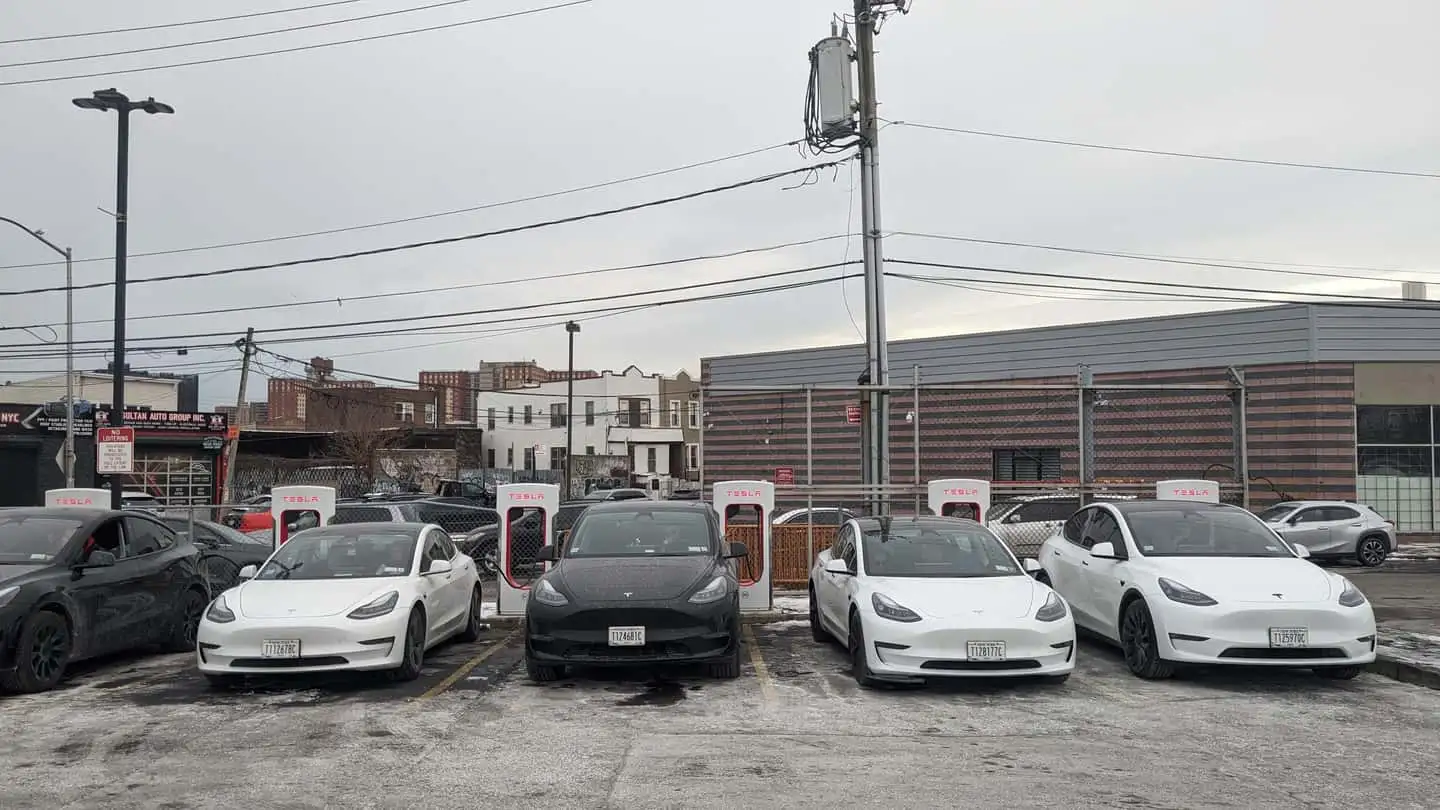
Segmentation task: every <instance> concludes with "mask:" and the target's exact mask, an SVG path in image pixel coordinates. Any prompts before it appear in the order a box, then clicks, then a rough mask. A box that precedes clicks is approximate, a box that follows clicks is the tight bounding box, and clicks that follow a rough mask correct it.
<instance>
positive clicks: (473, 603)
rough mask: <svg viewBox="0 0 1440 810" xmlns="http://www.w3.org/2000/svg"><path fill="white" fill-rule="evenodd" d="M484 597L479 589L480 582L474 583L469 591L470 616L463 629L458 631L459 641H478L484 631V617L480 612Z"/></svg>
mask: <svg viewBox="0 0 1440 810" xmlns="http://www.w3.org/2000/svg"><path fill="white" fill-rule="evenodd" d="M484 605H485V599H484V596H483V593H482V591H481V590H480V583H478V582H477V583H475V588H474V590H472V591H471V592H470V616H469V618H468V619H466V620H465V629H463V630H461V631H460V635H459V639H460V640H461V641H466V642H469V641H479V640H480V636H481V635H482V634H483V633H484V632H485V621H484V617H482V616H481V615H480V614H481V612H482V610H483V608H484Z"/></svg>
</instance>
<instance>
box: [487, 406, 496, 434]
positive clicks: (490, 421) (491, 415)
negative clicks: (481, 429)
mask: <svg viewBox="0 0 1440 810" xmlns="http://www.w3.org/2000/svg"><path fill="white" fill-rule="evenodd" d="M485 427H487V428H489V429H491V430H494V429H495V409H494V408H486V409H485Z"/></svg>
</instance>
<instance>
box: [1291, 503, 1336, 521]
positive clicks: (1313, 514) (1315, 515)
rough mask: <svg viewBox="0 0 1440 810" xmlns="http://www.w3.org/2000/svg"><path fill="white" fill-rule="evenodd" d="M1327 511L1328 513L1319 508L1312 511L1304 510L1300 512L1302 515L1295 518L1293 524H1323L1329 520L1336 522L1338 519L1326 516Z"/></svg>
mask: <svg viewBox="0 0 1440 810" xmlns="http://www.w3.org/2000/svg"><path fill="white" fill-rule="evenodd" d="M1326 511H1327V510H1325V509H1323V508H1321V507H1318V506H1317V507H1315V508H1312V509H1302V510H1300V513H1299V514H1297V515H1296V516H1295V518H1294V521H1293V522H1295V523H1297V524H1298V523H1323V522H1324V521H1327V520H1336V519H1337V518H1331V517H1329V516H1327V515H1326V514H1325V512H1326Z"/></svg>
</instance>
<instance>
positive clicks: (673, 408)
mask: <svg viewBox="0 0 1440 810" xmlns="http://www.w3.org/2000/svg"><path fill="white" fill-rule="evenodd" d="M669 426H670V427H672V428H678V427H680V400H678V399H672V400H670V425H669Z"/></svg>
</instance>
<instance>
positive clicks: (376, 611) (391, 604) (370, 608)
mask: <svg viewBox="0 0 1440 810" xmlns="http://www.w3.org/2000/svg"><path fill="white" fill-rule="evenodd" d="M399 603H400V592H399V591H388V592H386V593H383V594H381V595H379V596H377V597H375V598H374V599H371V600H370V601H369V602H366V603H365V604H363V605H361V606H360V607H358V608H355V609H354V610H352V611H350V613H349V614H348V615H349V616H350V618H352V619H374V618H377V617H380V616H384V615H385V614H387V613H389V612H390V611H392V610H394V609H395V606H396V605H397V604H399Z"/></svg>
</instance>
